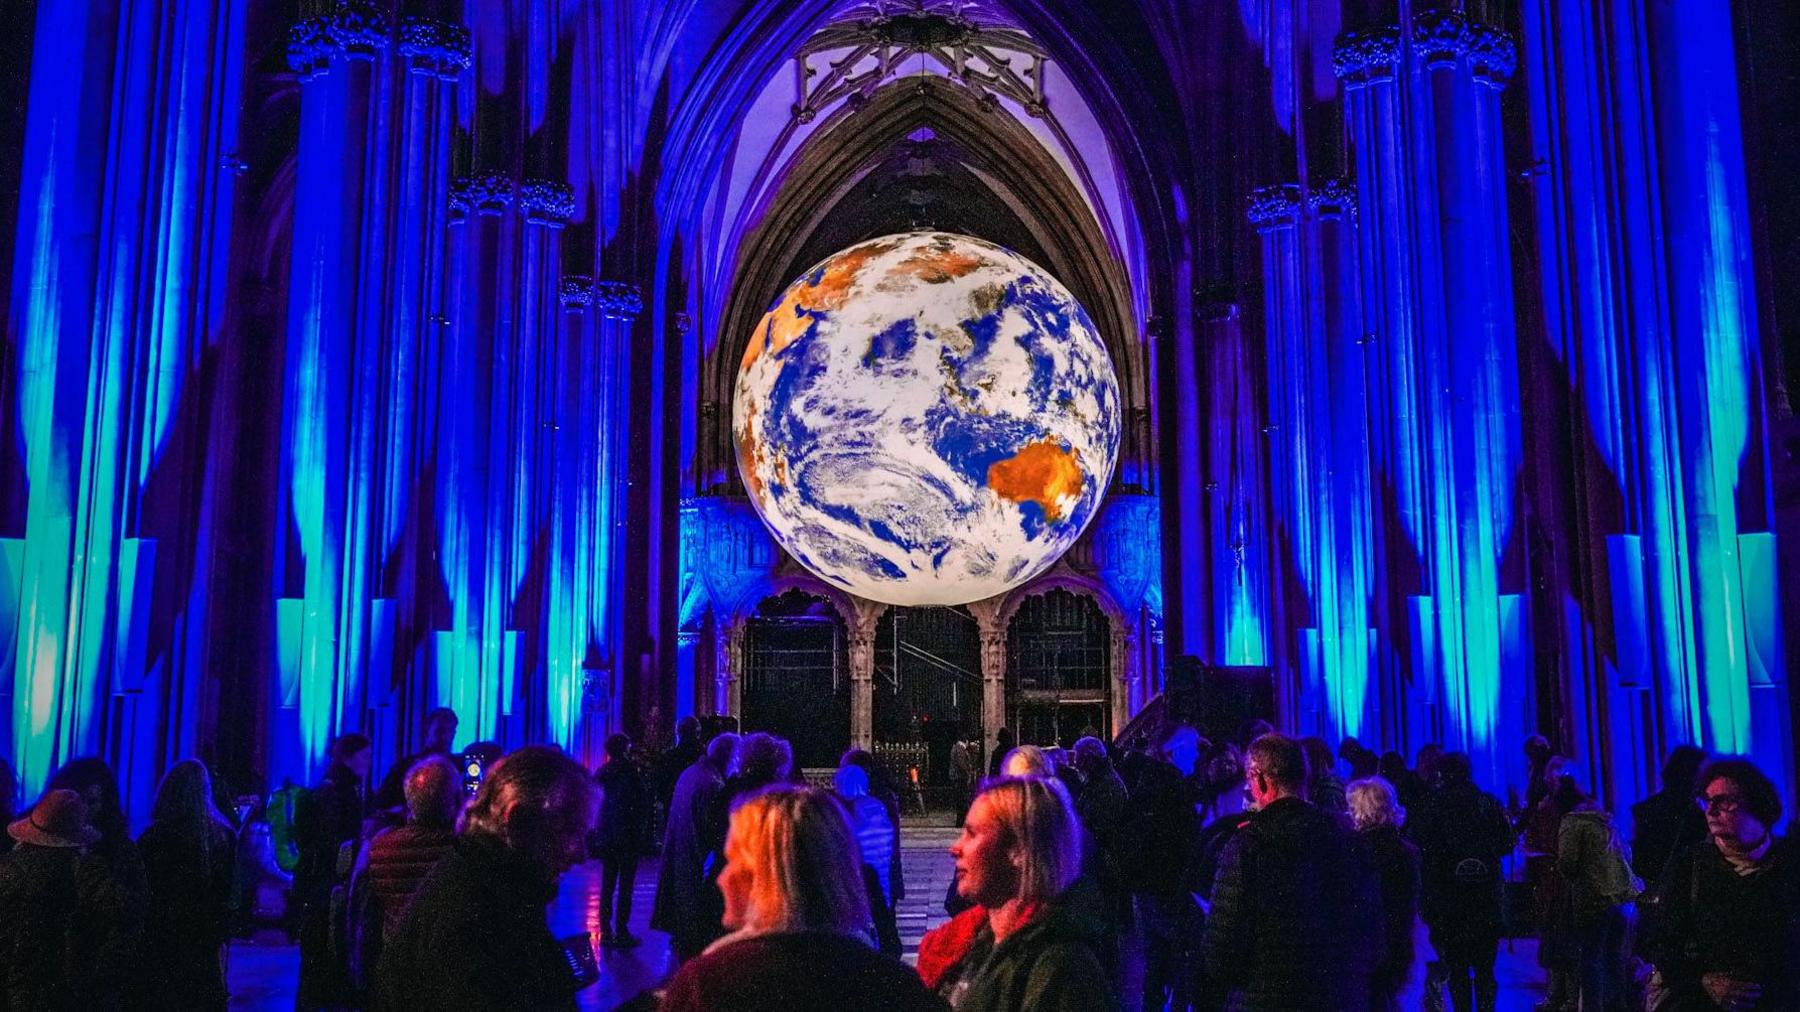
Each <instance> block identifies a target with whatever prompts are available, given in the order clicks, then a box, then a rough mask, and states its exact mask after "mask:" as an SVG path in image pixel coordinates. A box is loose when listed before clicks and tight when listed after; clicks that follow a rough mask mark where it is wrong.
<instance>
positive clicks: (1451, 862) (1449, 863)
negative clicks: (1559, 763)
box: [1406, 783, 1514, 941]
mask: <svg viewBox="0 0 1800 1012" xmlns="http://www.w3.org/2000/svg"><path fill="white" fill-rule="evenodd" d="M1406 835H1407V837H1408V838H1409V839H1410V840H1412V842H1413V844H1414V845H1415V846H1417V847H1418V848H1419V864H1420V872H1421V876H1420V877H1421V884H1422V885H1423V887H1424V892H1423V894H1422V895H1421V898H1420V903H1421V912H1422V913H1423V914H1424V916H1425V923H1427V924H1429V925H1431V929H1432V931H1433V932H1434V933H1435V934H1434V937H1447V938H1465V939H1468V940H1470V941H1475V940H1481V939H1486V938H1490V937H1491V938H1498V937H1500V931H1501V919H1500V915H1501V910H1500V898H1501V897H1500V890H1501V886H1500V859H1501V858H1502V857H1505V856H1506V854H1508V853H1509V852H1510V851H1511V850H1512V848H1513V843H1514V836H1513V829H1512V824H1511V823H1510V822H1508V821H1507V818H1506V811H1505V810H1504V809H1502V808H1501V807H1500V802H1499V800H1498V799H1496V798H1495V797H1494V796H1493V795H1491V794H1487V793H1484V792H1483V791H1482V790H1481V789H1480V788H1478V787H1476V786H1475V785H1474V784H1470V783H1461V784H1449V785H1446V786H1444V787H1441V788H1439V789H1437V790H1435V791H1433V792H1431V793H1430V794H1428V795H1426V797H1425V798H1424V800H1422V801H1420V802H1419V806H1418V807H1417V808H1415V809H1413V810H1412V812H1411V813H1410V814H1409V816H1408V818H1407V820H1406Z"/></svg>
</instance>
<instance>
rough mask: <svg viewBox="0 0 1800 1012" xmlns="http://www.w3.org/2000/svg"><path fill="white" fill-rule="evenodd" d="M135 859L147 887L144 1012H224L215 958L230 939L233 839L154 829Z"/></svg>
mask: <svg viewBox="0 0 1800 1012" xmlns="http://www.w3.org/2000/svg"><path fill="white" fill-rule="evenodd" d="M138 853H139V854H140V855H141V856H142V857H143V859H144V872H145V875H146V876H147V877H148V879H149V883H150V904H149V917H148V920H147V921H146V923H145V930H144V942H143V973H142V975H141V978H140V980H139V985H140V988H141V995H142V1003H143V1005H144V1006H145V1007H147V1008H192V1009H201V1008H216V1009H223V1008H224V1007H225V1004H226V997H227V992H226V990H225V974H224V973H223V971H222V969H221V964H220V962H219V950H220V949H221V948H223V947H224V945H225V942H226V940H227V939H228V938H229V937H230V934H231V915H232V895H231V894H232V885H233V879H234V877H235V875H236V873H237V838H236V837H235V836H234V835H233V834H232V832H231V828H230V827H229V826H226V825H224V824H223V823H216V822H207V823H206V824H204V825H200V826H179V825H170V824H168V823H162V822H153V823H151V824H150V828H148V829H146V830H144V835H143V836H141V837H139V838H138Z"/></svg>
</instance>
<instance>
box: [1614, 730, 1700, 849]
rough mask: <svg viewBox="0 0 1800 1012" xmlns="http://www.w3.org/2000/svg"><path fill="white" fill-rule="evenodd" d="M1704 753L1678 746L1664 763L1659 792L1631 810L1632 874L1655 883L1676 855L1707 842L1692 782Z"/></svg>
mask: <svg viewBox="0 0 1800 1012" xmlns="http://www.w3.org/2000/svg"><path fill="white" fill-rule="evenodd" d="M1704 762H1706V753H1705V752H1704V751H1702V750H1700V749H1699V748H1696V747H1694V746H1693V745H1677V746H1675V748H1674V749H1672V750H1670V752H1669V758H1668V759H1666V760H1665V761H1664V762H1663V767H1662V790H1659V791H1657V792H1656V793H1655V794H1652V795H1650V796H1649V797H1647V798H1645V799H1644V800H1642V801H1640V802H1638V803H1637V804H1635V805H1632V806H1631V826H1632V837H1631V870H1632V871H1633V872H1634V873H1636V875H1637V877H1638V878H1641V879H1643V880H1644V881H1645V882H1649V883H1655V882H1657V881H1658V880H1660V879H1661V878H1662V873H1663V870H1664V869H1665V868H1667V867H1668V865H1669V859H1670V858H1671V857H1673V856H1674V855H1675V852H1676V851H1677V850H1678V849H1680V848H1682V847H1685V846H1688V845H1689V844H1695V843H1699V842H1700V841H1701V840H1704V839H1706V816H1704V815H1702V814H1700V806H1699V805H1696V804H1695V803H1694V792H1695V791H1696V790H1698V787H1697V786H1696V785H1695V783H1694V780H1695V778H1697V777H1699V776H1700V766H1701V764H1702V763H1704Z"/></svg>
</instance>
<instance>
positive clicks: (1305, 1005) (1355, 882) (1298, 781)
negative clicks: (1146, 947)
mask: <svg viewBox="0 0 1800 1012" xmlns="http://www.w3.org/2000/svg"><path fill="white" fill-rule="evenodd" d="M1244 777H1245V782H1246V784H1247V785H1248V786H1249V789H1250V796H1251V800H1252V801H1253V802H1254V803H1255V807H1256V813H1255V814H1254V815H1252V816H1251V817H1250V820H1249V823H1248V824H1247V825H1246V826H1244V828H1243V829H1241V830H1239V831H1238V832H1237V833H1235V834H1233V836H1232V837H1231V841H1230V842H1229V843H1227V844H1226V845H1225V850H1224V852H1223V853H1222V854H1221V855H1220V857H1219V871H1218V876H1217V879H1216V880H1215V882H1214V884H1213V891H1212V914H1211V916H1210V917H1209V918H1207V921H1206V932H1205V935H1204V939H1203V941H1202V951H1203V953H1204V958H1205V965H1206V969H1207V975H1208V982H1209V983H1210V984H1211V985H1212V986H1214V987H1217V988H1219V989H1220V990H1221V991H1223V992H1224V993H1225V995H1226V1007H1227V1008H1229V1009H1233V1010H1242V1012H1277V1010H1280V1012H1290V1010H1293V1009H1308V1010H1313V1012H1352V1010H1354V1012H1366V1010H1367V1009H1368V1008H1369V1000H1370V993H1371V992H1370V984H1371V980H1372V977H1373V975H1374V973H1375V970H1376V968H1377V967H1379V966H1381V965H1382V963H1383V960H1384V959H1385V956H1386V952H1385V945H1384V944H1383V941H1382V938H1383V933H1382V931H1381V930H1380V929H1379V927H1377V926H1378V925H1381V924H1383V923H1385V922H1384V921H1383V913H1382V906H1381V886H1380V882H1379V880H1378V878H1377V876H1376V872H1375V868H1374V862H1373V860H1372V858H1371V856H1370V852H1369V848H1368V847H1367V846H1366V845H1365V844H1364V843H1363V842H1362V841H1361V840H1359V839H1358V838H1357V837H1356V836H1355V834H1354V833H1353V832H1352V830H1351V829H1350V826H1349V820H1348V819H1345V818H1343V817H1342V816H1339V815H1336V814H1334V813H1331V812H1326V811H1324V810H1322V809H1320V808H1319V807H1318V806H1316V805H1313V804H1311V803H1310V802H1308V801H1307V800H1306V799H1305V794H1306V790H1307V785H1308V783H1309V782H1310V780H1309V777H1308V775H1307V768H1306V751H1305V748H1304V746H1303V745H1302V744H1301V743H1300V742H1298V741H1295V740H1294V739H1292V738H1289V737H1287V736H1285V735H1280V734H1265V735H1263V736H1262V737H1260V738H1258V739H1256V740H1255V741H1253V742H1251V743H1250V748H1249V750H1248V752H1247V753H1246V756H1245V763H1244Z"/></svg>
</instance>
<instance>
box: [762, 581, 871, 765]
mask: <svg viewBox="0 0 1800 1012" xmlns="http://www.w3.org/2000/svg"><path fill="white" fill-rule="evenodd" d="M733 625H734V630H735V631H734V633H733V634H732V640H733V644H732V645H734V646H735V647H736V648H737V651H738V655H737V658H736V665H735V667H736V672H737V677H736V679H735V683H734V689H735V691H734V692H733V696H734V697H735V699H736V702H737V706H738V713H737V716H738V720H739V723H740V726H741V727H742V729H743V730H744V731H746V732H748V731H767V732H769V733H771V734H776V735H780V736H781V737H783V738H786V739H787V740H788V741H789V742H790V743H792V745H793V747H794V762H795V764H796V765H798V766H826V765H835V764H836V761H837V757H838V755H839V753H841V752H842V751H843V747H844V742H845V741H846V740H848V739H849V738H850V737H851V714H852V710H853V709H854V701H853V696H854V695H855V692H854V687H853V679H852V678H851V674H850V669H851V660H850V656H849V654H850V650H851V647H850V643H851V639H852V632H851V628H850V625H849V624H848V623H846V622H845V621H844V619H843V616H842V615H840V614H839V613H838V612H837V609H836V608H835V607H834V606H833V604H832V602H831V601H829V600H828V599H826V598H824V597H823V596H821V595H818V594H814V593H810V592H808V591H807V590H805V589H802V588H799V587H790V588H788V589H787V590H784V591H781V592H778V593H775V594H772V595H770V596H768V597H765V598H763V599H762V600H761V601H759V602H758V603H757V604H756V606H755V607H754V608H752V609H751V610H750V612H749V614H747V615H746V616H745V617H744V619H743V620H742V621H741V622H738V623H734V624H733Z"/></svg>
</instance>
